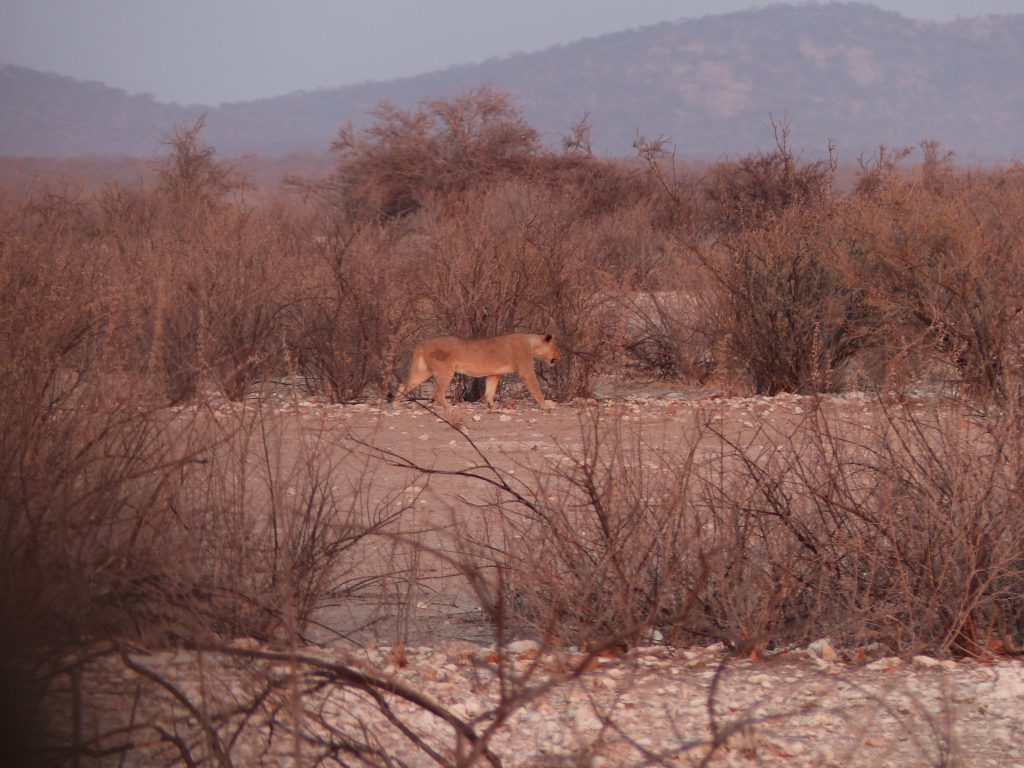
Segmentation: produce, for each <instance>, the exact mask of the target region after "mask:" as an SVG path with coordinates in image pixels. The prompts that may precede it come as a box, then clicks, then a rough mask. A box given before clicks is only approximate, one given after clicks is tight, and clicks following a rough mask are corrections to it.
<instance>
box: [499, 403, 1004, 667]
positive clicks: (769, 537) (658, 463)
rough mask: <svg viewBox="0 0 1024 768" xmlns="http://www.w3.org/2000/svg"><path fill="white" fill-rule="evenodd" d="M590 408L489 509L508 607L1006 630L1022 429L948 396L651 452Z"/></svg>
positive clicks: (591, 615)
mask: <svg viewBox="0 0 1024 768" xmlns="http://www.w3.org/2000/svg"><path fill="white" fill-rule="evenodd" d="M603 418H604V417H602V416H599V415H597V413H596V411H595V413H594V415H592V416H591V417H590V418H589V419H588V420H586V421H585V423H584V424H583V427H582V436H583V447H582V450H581V451H579V452H574V453H572V454H569V453H567V454H566V455H565V456H564V457H563V458H562V461H561V462H560V463H558V464H557V465H556V466H554V467H552V469H551V470H550V471H549V472H547V473H545V474H542V475H539V476H537V477H536V478H535V479H534V480H532V481H530V482H529V483H528V487H530V488H534V489H536V490H535V495H524V494H523V493H522V492H521V491H520V492H519V494H518V496H517V497H512V498H506V499H505V500H504V501H503V502H502V503H501V504H500V505H496V506H495V507H494V508H493V510H492V511H493V514H494V520H495V523H494V525H495V530H496V531H500V537H499V540H500V541H502V542H503V548H502V549H501V550H500V552H501V554H500V555H499V556H498V557H497V558H496V559H495V561H494V562H495V564H496V565H497V566H498V567H499V570H500V572H501V579H502V585H503V588H504V589H505V591H506V598H505V601H504V603H503V605H504V606H505V609H506V610H507V611H508V613H509V616H508V617H506V621H509V622H514V623H516V624H517V625H523V624H525V625H527V626H529V627H531V628H532V629H533V631H535V632H536V633H537V634H539V635H541V636H543V637H547V638H551V639H556V638H557V639H558V640H560V641H561V642H565V643H569V644H588V645H599V644H602V643H607V642H609V641H611V642H617V643H626V644H629V643H636V642H646V641H649V640H650V639H652V638H653V639H657V638H663V639H664V640H666V641H667V642H670V643H672V644H685V643H691V642H695V641H696V642H701V641H705V642H706V641H708V640H720V641H722V642H724V643H726V644H727V645H728V646H729V647H731V648H733V649H735V650H737V651H739V652H747V651H750V650H753V649H757V648H762V649H763V648H766V647H768V648H771V647H780V646H781V647H785V646H790V645H796V644H803V643H806V642H808V641H809V640H812V639H815V638H818V637H824V636H829V637H832V638H834V639H836V640H837V641H839V642H840V643H841V644H843V645H847V646H867V645H870V644H872V643H881V644H882V645H884V646H885V647H887V648H888V649H890V650H891V651H895V652H900V653H913V652H921V651H929V652H933V653H938V654H944V653H951V652H952V653H970V654H976V653H982V652H984V651H985V650H986V649H988V648H995V649H998V648H1000V647H1004V646H1005V645H1009V646H1011V647H1013V646H1014V645H1020V644H1021V643H1022V642H1024V602H1022V600H1021V594H1024V591H1022V590H1024V549H1022V543H1021V540H1020V536H1019V535H1018V534H1017V532H1018V531H1019V529H1020V527H1021V526H1022V525H1024V519H1022V518H1021V509H1024V506H1022V504H1021V501H1022V493H1024V488H1022V487H1021V484H1020V478H1021V476H1022V475H1021V473H1020V468H1021V466H1022V464H1021V462H1022V461H1024V450H1022V448H1024V443H1022V441H1021V432H1020V427H1019V424H1018V423H1017V422H1016V420H1014V419H1002V418H1001V419H993V420H991V421H980V420H977V419H972V418H971V417H970V416H969V415H968V414H967V412H966V411H965V410H964V409H962V408H959V407H956V406H950V408H949V409H948V410H943V411H939V412H932V413H927V412H920V411H917V410H913V409H906V410H900V411H892V412H884V413H882V414H881V415H880V417H879V418H877V420H876V421H875V422H874V423H873V424H871V425H868V426H866V427H865V426H855V425H852V424H848V423H836V421H835V419H834V417H833V416H830V415H828V414H826V413H825V412H823V411H818V410H814V411H813V412H812V413H811V414H810V415H808V416H807V418H806V420H805V421H804V423H803V424H802V425H801V426H800V427H799V429H797V430H796V431H795V432H790V431H789V430H786V431H785V432H783V431H778V432H776V431H775V430H773V429H770V428H769V427H767V426H766V425H762V426H761V427H760V429H759V431H758V432H757V434H755V435H753V436H752V437H749V438H745V439H744V440H742V441H738V440H733V439H731V438H726V437H725V436H724V434H722V433H720V432H719V431H718V430H717V429H716V428H714V427H713V424H714V421H713V419H711V418H709V415H706V414H701V413H700V412H699V411H698V412H695V422H694V424H693V428H692V430H688V432H687V437H686V438H685V439H684V440H683V442H682V444H681V445H676V446H672V447H668V446H651V445H649V444H648V443H647V441H646V439H645V438H643V436H642V434H640V433H635V432H631V431H629V430H627V429H625V425H624V424H623V423H620V422H615V421H614V420H613V421H612V422H611V423H605V422H604V421H603Z"/></svg>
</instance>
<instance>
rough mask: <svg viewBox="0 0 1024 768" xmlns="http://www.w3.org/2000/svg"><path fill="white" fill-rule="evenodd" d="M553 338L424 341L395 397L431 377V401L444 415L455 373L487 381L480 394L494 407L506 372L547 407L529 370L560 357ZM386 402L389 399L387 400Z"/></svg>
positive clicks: (507, 336)
mask: <svg viewBox="0 0 1024 768" xmlns="http://www.w3.org/2000/svg"><path fill="white" fill-rule="evenodd" d="M561 354H562V353H561V352H559V351H558V344H557V343H556V342H555V337H554V336H552V335H551V334H550V333H549V334H547V335H546V336H542V335H541V334H539V333H508V334H505V335H504V336H494V337H492V338H490V339H458V338H456V337H454V336H441V337H438V338H436V339H427V340H426V341H424V342H422V343H421V344H420V345H419V346H417V347H416V351H415V352H413V355H412V362H411V363H409V375H408V376H407V377H406V379H405V384H403V385H402V386H400V387H399V388H398V394H399V395H405V394H409V393H411V392H412V391H413V390H414V389H416V388H417V387H418V386H419V385H420V384H422V383H423V382H425V381H426V380H427V379H429V378H430V377H431V376H433V377H434V400H435V401H436V402H437V404H438V405H440V406H442V407H443V408H444V409H445V412H446V413H448V412H449V409H450V408H451V406H450V405H449V404H448V400H447V399H446V398H445V393H446V392H447V391H448V385H449V384H450V383H451V380H452V376H454V375H455V374H456V373H461V374H465V375H466V376H475V377H477V378H480V377H483V378H486V379H487V384H486V387H485V388H484V394H485V397H486V400H487V407H488V408H494V393H495V392H497V391H498V381H499V380H500V379H501V377H502V375H504V374H506V373H518V374H519V377H520V378H521V379H522V380H523V383H524V384H525V385H526V388H527V389H528V390H530V394H531V395H533V397H534V399H535V400H536V401H537V404H538V405H540V407H541V408H550V407H551V406H550V405H548V403H547V402H546V401H545V400H544V396H543V395H542V394H541V392H540V387H539V386H538V385H537V374H536V373H534V370H533V358H535V357H537V358H540V359H541V360H544V361H548V362H550V363H551V365H554V364H555V362H556V361H557V360H558V358H559V357H560V356H561ZM388 399H389V400H391V399H393V398H391V397H389V398H388Z"/></svg>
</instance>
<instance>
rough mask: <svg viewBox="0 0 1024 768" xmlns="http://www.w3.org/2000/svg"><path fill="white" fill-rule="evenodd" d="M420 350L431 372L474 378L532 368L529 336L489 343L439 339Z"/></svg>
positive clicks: (493, 339)
mask: <svg viewBox="0 0 1024 768" xmlns="http://www.w3.org/2000/svg"><path fill="white" fill-rule="evenodd" d="M418 350H419V352H420V353H421V354H422V355H423V359H424V361H425V362H426V363H427V365H428V366H429V367H430V368H431V370H434V369H436V368H452V369H454V370H455V371H457V372H459V373H466V374H467V375H470V376H487V375H492V374H498V373H511V372H512V371H515V370H519V369H520V368H521V367H522V366H524V365H527V364H532V358H531V354H530V346H529V340H528V335H527V334H523V333H510V334H505V335H504V336H492V337H491V338H487V339H461V338H458V337H456V336H438V337H437V338H433V339H427V340H426V341H424V342H422V343H421V344H420V345H419V348H418Z"/></svg>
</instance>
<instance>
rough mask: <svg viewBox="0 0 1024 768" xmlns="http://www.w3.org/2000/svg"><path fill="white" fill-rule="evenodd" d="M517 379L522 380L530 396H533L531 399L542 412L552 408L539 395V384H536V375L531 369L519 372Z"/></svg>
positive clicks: (542, 396)
mask: <svg viewBox="0 0 1024 768" xmlns="http://www.w3.org/2000/svg"><path fill="white" fill-rule="evenodd" d="M519 377H520V378H521V379H522V380H523V384H525V385H526V388H527V389H528V390H529V391H530V394H531V395H533V399H534V400H536V401H537V405H539V406H540V407H541V408H543V409H544V410H549V409H550V408H552V406H550V405H548V402H547V400H545V399H544V395H543V394H541V391H540V384H538V383H537V373H536V372H535V371H534V370H533V368H532V367H530V368H527V369H526V370H525V371H520V372H519Z"/></svg>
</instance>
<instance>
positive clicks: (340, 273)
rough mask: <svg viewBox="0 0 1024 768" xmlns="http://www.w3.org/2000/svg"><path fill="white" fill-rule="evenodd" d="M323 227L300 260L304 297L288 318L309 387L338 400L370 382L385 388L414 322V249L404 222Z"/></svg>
mask: <svg viewBox="0 0 1024 768" xmlns="http://www.w3.org/2000/svg"><path fill="white" fill-rule="evenodd" d="M327 210H328V211H329V210H330V209H329V208H328V209H327ZM318 220H319V221H321V222H325V221H327V220H329V216H328V217H323V216H322V215H321V218H320V219H318ZM321 231H323V232H325V234H321V235H317V236H316V238H315V240H314V241H313V243H312V244H311V248H310V249H309V252H308V254H307V255H306V257H305V258H304V260H303V261H302V262H301V263H302V265H303V267H302V276H301V277H300V281H301V284H302V287H301V292H302V296H303V299H302V301H301V302H299V303H298V304H297V305H296V309H295V312H294V313H292V318H293V319H292V320H290V321H289V349H290V350H291V353H292V356H293V358H294V360H295V362H296V364H297V368H298V370H299V372H300V373H301V374H302V377H303V379H304V381H305V382H306V386H307V387H308V388H309V389H310V390H312V391H314V392H318V393H319V394H321V395H323V396H324V397H326V398H328V399H329V400H331V401H332V402H347V401H351V400H353V399H355V398H357V397H359V396H360V395H361V394H362V393H363V392H364V390H365V389H366V388H367V387H368V386H371V385H373V386H376V388H377V390H378V391H379V392H381V393H385V392H387V391H389V389H390V388H391V386H390V384H391V377H392V372H393V371H394V370H395V361H396V359H397V356H398V350H400V349H401V348H402V347H403V346H407V345H408V340H409V339H410V337H411V336H412V334H413V328H414V327H415V326H414V318H415V310H416V301H415V294H414V293H413V292H412V291H411V290H410V286H411V284H412V282H413V279H414V278H413V277H412V275H413V274H414V271H415V268H416V262H415V261H414V260H412V259H413V258H414V255H410V254H408V252H407V251H408V248H407V246H405V245H404V244H403V243H402V242H401V235H402V231H401V227H400V226H396V225H387V224H384V225H377V224H372V223H371V224H365V225H362V226H360V227H358V228H355V229H351V228H349V227H346V226H344V225H337V224H335V225H334V226H333V227H331V226H330V225H327V226H325V227H324V229H323V230H321ZM407 257H408V258H407Z"/></svg>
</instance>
